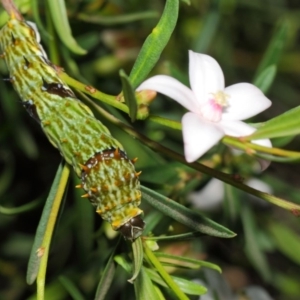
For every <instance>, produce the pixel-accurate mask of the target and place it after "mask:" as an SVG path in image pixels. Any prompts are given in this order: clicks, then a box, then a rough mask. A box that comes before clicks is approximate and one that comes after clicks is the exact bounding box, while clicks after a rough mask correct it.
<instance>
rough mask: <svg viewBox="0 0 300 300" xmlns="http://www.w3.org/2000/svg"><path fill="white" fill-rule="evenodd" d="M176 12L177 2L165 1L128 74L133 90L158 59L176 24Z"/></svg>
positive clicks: (173, 0)
mask: <svg viewBox="0 0 300 300" xmlns="http://www.w3.org/2000/svg"><path fill="white" fill-rule="evenodd" d="M178 10H179V1H178V0H167V2H166V5H165V9H164V11H163V14H162V16H161V18H160V20H159V22H158V24H157V25H156V27H155V28H154V29H153V30H152V32H151V34H150V35H149V36H148V37H147V39H146V41H145V42H144V45H143V47H142V49H141V51H140V53H139V55H138V57H137V59H136V61H135V64H134V66H133V68H132V71H131V73H130V76H129V77H130V80H131V83H132V86H133V88H137V87H138V85H139V84H140V83H141V82H142V81H143V80H144V79H145V78H146V77H147V75H148V74H149V72H150V71H151V70H152V68H153V67H154V65H155V64H156V62H157V61H158V59H159V58H160V55H161V53H162V51H163V49H164V48H165V46H166V45H167V43H168V41H169V39H170V37H171V34H172V32H173V30H174V28H175V25H176V23H177V18H178Z"/></svg>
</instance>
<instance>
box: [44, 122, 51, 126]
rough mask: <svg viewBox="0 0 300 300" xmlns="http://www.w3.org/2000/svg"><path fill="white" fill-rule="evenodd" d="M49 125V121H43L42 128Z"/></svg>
mask: <svg viewBox="0 0 300 300" xmlns="http://www.w3.org/2000/svg"><path fill="white" fill-rule="evenodd" d="M50 124H51V122H50V121H43V125H44V126H49V125H50Z"/></svg>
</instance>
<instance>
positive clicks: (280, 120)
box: [247, 106, 300, 140]
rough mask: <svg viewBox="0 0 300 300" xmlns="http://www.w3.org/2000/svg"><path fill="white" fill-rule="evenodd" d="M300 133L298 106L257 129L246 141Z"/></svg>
mask: <svg viewBox="0 0 300 300" xmlns="http://www.w3.org/2000/svg"><path fill="white" fill-rule="evenodd" d="M299 133H300V106H297V107H295V108H293V109H291V110H289V111H287V112H285V113H283V114H282V115H279V116H277V117H275V118H273V119H271V120H269V121H267V122H265V123H263V124H262V126H261V127H259V128H258V130H257V131H255V132H254V133H253V134H251V135H249V136H248V137H247V140H258V139H265V138H274V137H284V136H290V135H296V134H299Z"/></svg>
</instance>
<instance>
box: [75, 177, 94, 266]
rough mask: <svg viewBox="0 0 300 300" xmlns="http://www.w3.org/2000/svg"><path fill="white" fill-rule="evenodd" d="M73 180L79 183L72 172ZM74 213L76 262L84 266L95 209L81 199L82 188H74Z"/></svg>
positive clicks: (92, 241)
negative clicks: (77, 257)
mask: <svg viewBox="0 0 300 300" xmlns="http://www.w3.org/2000/svg"><path fill="white" fill-rule="evenodd" d="M73 180H74V182H76V183H77V184H79V180H78V178H77V176H76V175H75V173H73ZM74 193H75V207H74V209H75V212H74V213H75V215H76V223H75V224H74V226H75V235H76V242H77V249H76V251H77V252H78V256H79V259H78V263H79V264H81V266H85V265H86V263H87V261H88V259H89V257H90V254H91V252H92V249H93V244H94V224H95V223H94V222H95V218H96V214H95V210H94V208H93V206H92V205H90V203H88V202H87V201H82V198H81V195H82V190H79V189H76V190H75V192H74Z"/></svg>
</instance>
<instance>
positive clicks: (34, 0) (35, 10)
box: [30, 0, 53, 41]
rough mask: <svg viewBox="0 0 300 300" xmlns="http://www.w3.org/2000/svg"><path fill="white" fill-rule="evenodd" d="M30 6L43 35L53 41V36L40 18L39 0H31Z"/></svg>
mask: <svg viewBox="0 0 300 300" xmlns="http://www.w3.org/2000/svg"><path fill="white" fill-rule="evenodd" d="M30 7H31V10H32V14H33V18H34V21H35V23H36V25H37V27H38V29H39V32H40V34H41V35H42V37H45V38H46V39H48V40H49V41H53V37H52V36H51V35H50V34H49V33H48V32H47V30H46V29H45V27H44V25H43V22H42V20H41V18H40V14H39V7H38V0H31V1H30Z"/></svg>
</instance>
